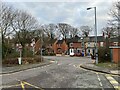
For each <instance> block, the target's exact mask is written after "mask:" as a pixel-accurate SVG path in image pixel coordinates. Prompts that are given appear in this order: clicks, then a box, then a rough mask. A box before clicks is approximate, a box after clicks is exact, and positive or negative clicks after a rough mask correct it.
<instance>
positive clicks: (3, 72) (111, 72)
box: [0, 59, 120, 76]
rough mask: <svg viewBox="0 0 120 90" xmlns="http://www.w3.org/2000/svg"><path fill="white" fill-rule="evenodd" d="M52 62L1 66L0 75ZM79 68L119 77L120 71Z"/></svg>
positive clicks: (95, 67) (91, 65)
mask: <svg viewBox="0 0 120 90" xmlns="http://www.w3.org/2000/svg"><path fill="white" fill-rule="evenodd" d="M52 61H54V60H52ZM52 61H51V60H49V59H45V60H44V62H42V63H37V64H27V65H18V66H14V67H5V66H3V67H2V72H0V74H10V73H14V72H19V71H23V70H27V69H32V68H37V67H41V66H44V65H48V64H51V63H52ZM80 67H81V68H84V69H87V70H92V71H96V72H101V73H106V74H112V75H119V76H120V70H110V69H106V68H102V67H98V66H96V65H95V64H93V63H85V64H82V65H80Z"/></svg>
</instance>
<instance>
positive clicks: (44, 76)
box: [2, 56, 118, 90]
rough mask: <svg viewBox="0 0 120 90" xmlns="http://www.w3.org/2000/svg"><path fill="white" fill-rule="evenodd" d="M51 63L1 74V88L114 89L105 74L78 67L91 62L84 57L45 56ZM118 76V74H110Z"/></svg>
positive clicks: (24, 89)
mask: <svg viewBox="0 0 120 90" xmlns="http://www.w3.org/2000/svg"><path fill="white" fill-rule="evenodd" d="M44 58H47V59H49V60H51V62H52V64H50V65H46V66H42V67H38V68H33V69H28V70H25V71H20V72H16V73H12V74H5V75H2V88H4V89H3V90H8V89H9V90H10V89H11V90H13V89H15V90H17V88H20V89H21V90H29V89H30V88H32V89H33V88H34V89H35V88H36V89H35V90H37V89H38V90H44V89H47V88H69V89H70V88H71V89H73V88H89V89H97V90H98V89H100V90H105V89H107V90H109V89H111V90H114V88H113V85H112V84H111V83H110V81H109V80H108V79H107V78H106V74H103V73H98V72H93V71H89V70H85V69H82V68H80V65H81V64H85V63H91V59H90V58H86V57H65V56H64V57H62V56H61V57H60V56H58V57H56V56H46V57H44ZM111 77H115V78H118V76H111Z"/></svg>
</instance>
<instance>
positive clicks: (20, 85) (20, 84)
mask: <svg viewBox="0 0 120 90" xmlns="http://www.w3.org/2000/svg"><path fill="white" fill-rule="evenodd" d="M17 86H21V84H16V85H9V86H6V85H5V86H4V85H3V86H2V88H10V87H17Z"/></svg>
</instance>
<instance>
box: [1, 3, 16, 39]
mask: <svg viewBox="0 0 120 90" xmlns="http://www.w3.org/2000/svg"><path fill="white" fill-rule="evenodd" d="M0 9H1V10H0V15H1V18H0V29H1V34H2V39H3V41H4V38H5V37H6V36H9V35H10V34H11V33H12V32H13V30H11V22H12V20H13V19H14V11H13V8H12V7H10V6H6V5H5V4H3V3H2V4H1V7H0Z"/></svg>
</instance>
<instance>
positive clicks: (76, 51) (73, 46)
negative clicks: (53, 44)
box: [67, 36, 82, 56]
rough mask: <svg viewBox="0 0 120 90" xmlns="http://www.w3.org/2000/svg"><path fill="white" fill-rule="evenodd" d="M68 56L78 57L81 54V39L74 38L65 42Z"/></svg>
mask: <svg viewBox="0 0 120 90" xmlns="http://www.w3.org/2000/svg"><path fill="white" fill-rule="evenodd" d="M67 44H68V47H69V48H68V51H69V55H72V56H80V55H81V53H82V41H81V37H78V36H75V37H74V38H71V39H68V40H67Z"/></svg>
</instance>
